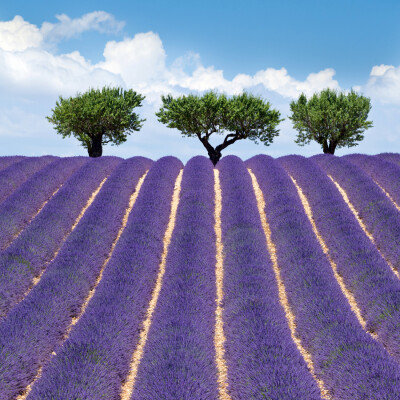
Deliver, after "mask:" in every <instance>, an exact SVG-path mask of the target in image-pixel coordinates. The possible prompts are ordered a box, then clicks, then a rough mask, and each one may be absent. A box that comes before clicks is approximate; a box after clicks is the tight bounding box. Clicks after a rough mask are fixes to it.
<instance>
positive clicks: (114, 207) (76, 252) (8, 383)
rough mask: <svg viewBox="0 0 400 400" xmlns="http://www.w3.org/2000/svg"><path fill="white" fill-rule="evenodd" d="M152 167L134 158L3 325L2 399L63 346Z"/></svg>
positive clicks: (111, 181) (0, 355)
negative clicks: (138, 187) (134, 194)
mask: <svg viewBox="0 0 400 400" xmlns="http://www.w3.org/2000/svg"><path fill="white" fill-rule="evenodd" d="M150 165H151V161H150V160H148V159H144V158H141V157H137V158H136V157H135V158H133V159H130V160H127V161H125V162H122V163H121V164H120V165H119V166H118V167H117V168H116V169H115V170H114V171H113V173H112V175H111V176H110V178H109V179H108V180H107V182H106V183H105V185H104V187H103V188H102V190H101V192H100V193H99V195H98V196H97V197H96V199H95V200H94V202H93V203H92V205H91V206H90V207H89V208H88V210H87V211H86V213H85V215H84V216H83V218H82V219H81V221H80V222H79V224H78V225H77V227H76V229H75V230H74V231H73V232H72V233H71V235H70V236H69V237H68V239H67V240H66V242H65V244H64V246H63V247H62V250H61V251H60V253H59V255H58V256H57V258H56V259H55V260H54V261H53V262H52V263H51V264H50V265H49V266H48V268H47V269H46V272H45V273H44V275H43V277H42V278H41V280H40V282H39V283H38V285H37V286H36V287H35V288H34V289H33V290H32V291H31V293H30V294H29V295H28V296H27V297H26V298H25V300H24V301H23V302H21V303H20V304H19V305H18V306H16V307H15V308H14V309H13V310H12V311H11V313H10V314H9V315H8V316H7V318H6V319H5V320H4V321H3V323H2V324H1V325H0V337H1V339H0V343H1V345H0V349H1V350H0V365H1V367H0V371H1V372H0V377H1V378H0V381H2V382H3V385H4V387H3V388H2V390H0V393H1V394H0V399H11V398H14V397H15V396H16V395H17V394H18V391H19V388H25V387H26V386H27V385H28V384H29V383H30V382H31V381H32V380H33V379H34V377H35V375H36V373H37V370H38V368H39V366H41V365H43V364H45V363H46V361H48V360H49V358H50V356H51V352H52V351H53V350H54V348H55V347H56V345H57V344H59V343H62V341H63V335H64V333H65V332H66V330H67V328H68V325H69V324H70V322H71V317H76V316H77V315H79V312H80V310H81V307H82V304H83V303H84V300H85V298H86V297H87V295H88V293H89V290H90V289H91V287H93V286H94V284H95V281H96V278H97V276H98V275H99V272H100V269H101V267H102V265H103V264H104V262H105V260H106V257H107V256H108V254H109V252H110V250H111V247H112V243H113V241H114V240H115V239H116V237H117V235H118V231H119V229H120V228H121V225H122V219H123V216H124V214H125V210H126V208H127V206H128V204H129V198H130V196H131V194H132V192H133V191H134V189H135V186H136V184H137V182H138V181H139V178H140V177H141V176H142V175H143V174H144V173H145V171H146V169H148V168H149V166H150ZM100 216H101V217H100ZM37 321H40V324H37Z"/></svg>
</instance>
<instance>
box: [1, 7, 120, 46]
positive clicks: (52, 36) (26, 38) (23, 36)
mask: <svg viewBox="0 0 400 400" xmlns="http://www.w3.org/2000/svg"><path fill="white" fill-rule="evenodd" d="M56 18H57V19H58V22H57V23H55V24H53V23H50V22H44V23H43V24H42V26H41V28H40V29H39V28H38V27H37V26H36V25H33V24H30V23H29V22H27V21H25V20H24V19H23V18H22V17H21V16H20V15H16V16H15V17H14V19H12V20H11V21H0V49H3V50H5V51H24V50H26V49H29V48H35V47H36V48H39V47H42V46H43V45H44V44H46V43H56V42H58V41H60V40H62V39H64V38H67V39H68V38H71V37H73V36H77V35H79V34H80V33H82V32H84V31H89V30H95V31H98V32H102V33H117V32H119V31H120V30H121V29H122V28H123V27H124V25H125V23H124V22H121V21H117V20H116V19H115V18H114V16H112V15H111V14H109V13H106V12H104V11H94V12H91V13H88V14H85V15H83V16H82V17H80V18H74V19H71V18H70V17H68V16H67V15H65V14H61V15H57V16H56Z"/></svg>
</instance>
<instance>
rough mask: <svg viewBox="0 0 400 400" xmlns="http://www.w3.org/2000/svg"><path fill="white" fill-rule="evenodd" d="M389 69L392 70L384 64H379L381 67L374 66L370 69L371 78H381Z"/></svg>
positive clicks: (390, 66)
mask: <svg viewBox="0 0 400 400" xmlns="http://www.w3.org/2000/svg"><path fill="white" fill-rule="evenodd" d="M391 68H394V67H393V65H385V64H381V65H375V66H373V67H372V69H371V73H370V75H371V76H382V75H384V74H385V72H386V71H387V70H389V69H391Z"/></svg>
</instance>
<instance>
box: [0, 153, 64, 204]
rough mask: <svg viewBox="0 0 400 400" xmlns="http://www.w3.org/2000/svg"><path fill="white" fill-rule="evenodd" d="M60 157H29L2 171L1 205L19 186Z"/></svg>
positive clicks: (0, 173)
mask: <svg viewBox="0 0 400 400" xmlns="http://www.w3.org/2000/svg"><path fill="white" fill-rule="evenodd" d="M57 159H58V157H53V156H43V157H27V158H24V159H23V160H21V161H19V162H17V163H14V164H11V165H10V166H8V167H7V168H5V169H3V170H2V171H0V204H1V203H2V202H3V201H4V200H5V199H6V198H7V197H8V196H10V195H11V194H12V193H14V192H15V191H16V190H17V189H18V188H19V186H21V185H22V184H23V183H24V182H25V181H27V180H28V179H29V178H30V177H31V176H32V175H34V174H35V173H36V172H38V171H40V170H41V169H42V168H44V167H45V166H46V165H48V164H50V163H52V162H54V161H55V160H57Z"/></svg>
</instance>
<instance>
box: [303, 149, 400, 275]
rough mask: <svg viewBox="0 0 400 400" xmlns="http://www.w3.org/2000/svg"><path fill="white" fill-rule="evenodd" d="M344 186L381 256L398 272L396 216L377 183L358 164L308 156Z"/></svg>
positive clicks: (399, 239) (399, 223)
mask: <svg viewBox="0 0 400 400" xmlns="http://www.w3.org/2000/svg"><path fill="white" fill-rule="evenodd" d="M311 159H312V160H314V161H315V162H316V163H317V164H318V165H319V166H320V167H321V168H322V169H323V170H324V171H325V173H326V174H329V175H331V176H332V178H333V179H334V180H335V181H336V182H337V183H338V184H339V185H340V186H341V187H342V188H343V189H344V191H345V192H346V193H347V196H348V198H349V200H350V202H351V203H352V204H353V206H354V208H355V209H356V210H357V212H358V214H359V216H360V218H361V219H362V221H363V222H364V224H365V226H366V228H367V230H368V231H369V232H370V233H371V235H372V236H373V238H374V241H375V243H376V246H377V247H378V248H379V249H380V251H381V253H382V255H383V256H384V257H385V258H386V259H387V260H389V261H390V262H391V263H392V265H393V267H394V269H396V270H398V271H400V215H399V212H398V211H397V209H396V207H395V205H394V204H393V203H392V202H391V201H390V199H389V198H388V197H387V196H386V195H385V194H384V193H383V192H382V190H381V189H380V188H379V186H378V185H376V184H375V183H374V182H373V181H372V179H371V178H370V177H369V176H368V175H367V174H366V173H365V172H364V171H362V170H361V169H360V168H359V167H357V166H356V165H354V164H352V163H350V162H349V161H346V160H345V159H342V158H339V157H335V156H330V155H328V156H326V155H324V154H321V155H319V156H314V157H311Z"/></svg>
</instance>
